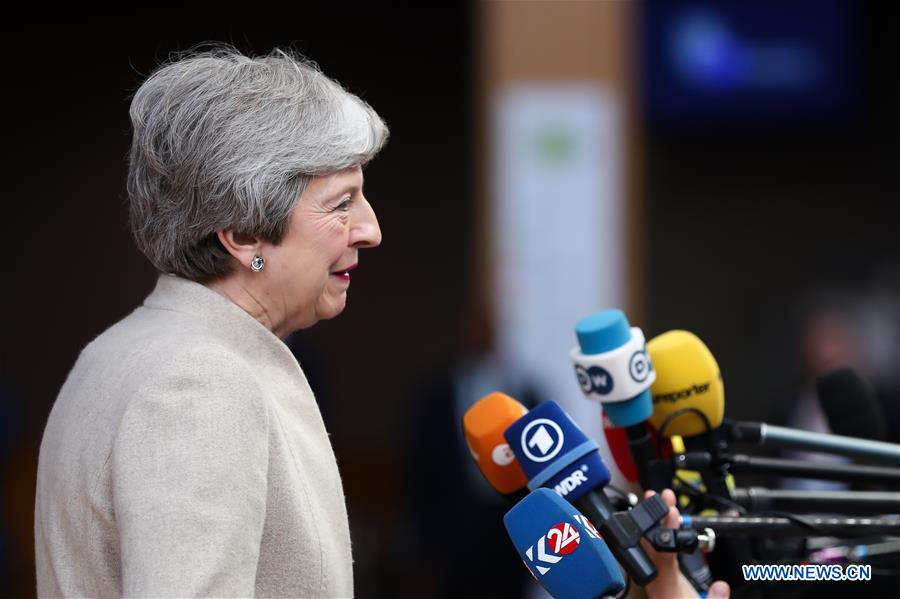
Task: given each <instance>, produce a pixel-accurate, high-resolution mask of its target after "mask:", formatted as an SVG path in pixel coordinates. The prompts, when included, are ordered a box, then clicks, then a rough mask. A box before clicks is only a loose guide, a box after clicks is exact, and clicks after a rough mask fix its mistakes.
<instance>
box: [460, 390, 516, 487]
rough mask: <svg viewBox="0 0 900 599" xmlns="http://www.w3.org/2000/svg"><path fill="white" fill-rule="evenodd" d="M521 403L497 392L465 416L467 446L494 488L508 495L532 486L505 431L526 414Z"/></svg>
mask: <svg viewBox="0 0 900 599" xmlns="http://www.w3.org/2000/svg"><path fill="white" fill-rule="evenodd" d="M527 412H528V409H527V408H526V407H525V406H523V405H522V404H521V403H519V402H518V401H516V400H515V399H513V398H512V397H510V396H509V395H506V394H505V393H500V392H497V391H495V392H494V393H490V394H488V395H485V396H484V397H482V398H481V399H479V400H478V401H477V402H475V404H473V405H472V407H470V408H469V409H468V410H466V413H465V414H464V415H463V431H464V433H465V435H466V444H467V445H468V446H469V451H470V452H471V453H472V458H473V459H474V460H475V463H476V464H477V465H478V469H479V470H481V473H482V474H483V475H484V477H485V478H486V479H487V481H488V482H489V483H491V486H492V487H494V488H495V489H497V491H499V492H500V493H503V494H504V495H510V494H512V493H515V492H517V491H520V490H522V489H523V488H525V486H526V485H527V484H528V479H527V478H525V473H524V472H522V468H521V466H519V463H518V462H517V461H516V456H515V454H513V452H512V450H511V449H510V448H509V445H508V444H507V443H506V439H505V438H504V437H503V431H505V430H506V428H507V427H508V426H509V425H510V424H512V423H513V422H515V421H516V420H518V419H519V418H521V417H522V415H523V414H526V413H527Z"/></svg>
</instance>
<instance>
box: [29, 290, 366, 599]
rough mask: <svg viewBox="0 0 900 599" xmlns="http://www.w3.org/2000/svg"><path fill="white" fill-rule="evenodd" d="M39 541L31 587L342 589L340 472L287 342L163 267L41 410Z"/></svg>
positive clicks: (168, 591)
mask: <svg viewBox="0 0 900 599" xmlns="http://www.w3.org/2000/svg"><path fill="white" fill-rule="evenodd" d="M35 552H36V561H37V586H38V595H40V596H42V597H47V596H61V595H65V596H89V597H109V596H121V595H127V596H153V597H176V596H177V597H184V596H213V595H214V596H251V595H259V596H285V597H287V596H289V597H349V596H351V595H352V594H353V574H352V564H351V555H350V534H349V528H348V524H347V511H346V507H345V503H344V495H343V489H342V486H341V479H340V475H339V474H338V469H337V464H336V462H335V458H334V453H333V451H332V448H331V444H330V442H329V439H328V434H327V433H326V431H325V426H324V424H323V422H322V417H321V414H320V412H319V406H318V405H317V404H316V401H315V398H314V397H313V394H312V391H311V390H310V388H309V384H308V383H307V381H306V377H305V376H304V375H303V372H302V371H301V370H300V367H299V365H298V364H297V362H296V360H295V359H294V357H293V355H292V354H291V353H290V351H289V350H288V349H287V347H286V346H285V345H284V343H282V342H281V340H279V339H278V338H277V337H275V336H274V335H273V334H272V333H270V332H269V331H268V330H267V329H266V328H265V327H263V326H262V325H261V324H259V323H258V322H257V321H256V320H255V319H253V318H252V317H251V316H250V315H248V314H247V313H246V312H244V311H243V310H242V309H240V308H239V307H238V306H236V305H235V304H233V303H232V302H231V301H229V300H228V299H226V298H224V297H222V296H220V295H219V294H217V293H215V292H213V291H211V290H209V289H207V288H206V287H204V286H202V285H199V284H197V283H193V282H190V281H187V280H184V279H179V278H176V277H173V276H170V275H163V276H161V277H160V279H159V282H158V283H157V286H156V289H155V290H154V291H153V293H152V294H151V295H150V296H149V297H148V298H147V299H146V300H145V301H144V304H143V305H142V306H140V307H139V308H138V309H137V310H135V311H134V312H133V313H131V314H130V315H129V316H127V317H126V318H125V319H123V320H122V321H120V322H119V323H117V324H116V325H114V326H113V327H111V328H110V329H109V330H107V331H106V332H105V333H103V334H102V335H100V336H99V337H98V338H97V339H95V340H94V341H93V342H92V343H90V344H89V345H88V346H87V347H86V348H85V349H84V351H83V352H82V353H81V356H80V357H79V358H78V361H77V363H76V364H75V367H74V368H73V369H72V372H71V373H70V374H69V377H68V379H67V380H66V382H65V385H63V388H62V390H61V391H60V394H59V397H58V398H57V400H56V403H55V405H54V406H53V411H52V412H51V413H50V419H49V421H48V422H47V428H46V430H45V431H44V437H43V441H42V443H41V453H40V462H39V466H38V482H37V500H36V505H35Z"/></svg>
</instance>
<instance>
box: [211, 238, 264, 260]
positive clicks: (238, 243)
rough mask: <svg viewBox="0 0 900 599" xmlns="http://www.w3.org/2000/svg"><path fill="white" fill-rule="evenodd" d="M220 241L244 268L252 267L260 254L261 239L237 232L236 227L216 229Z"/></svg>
mask: <svg viewBox="0 0 900 599" xmlns="http://www.w3.org/2000/svg"><path fill="white" fill-rule="evenodd" d="M216 236H217V237H218V238H219V243H221V244H222V247H224V248H225V251H226V252H228V253H229V254H231V256H232V257H233V258H234V259H235V260H237V261H238V263H239V264H240V265H241V266H243V267H244V268H250V264H251V262H252V261H253V259H254V258H255V257H256V256H258V255H260V253H259V252H260V246H261V245H262V244H261V243H260V240H259V239H258V238H257V237H253V236H252V235H245V234H244V233H237V232H236V231H235V230H234V229H221V230H219V231H216Z"/></svg>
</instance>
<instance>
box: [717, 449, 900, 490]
mask: <svg viewBox="0 0 900 599" xmlns="http://www.w3.org/2000/svg"><path fill="white" fill-rule="evenodd" d="M730 461H731V464H730V467H729V470H731V471H732V472H759V473H766V474H779V475H782V476H797V477H801V478H814V479H817V480H836V481H842V482H862V483H872V484H885V485H900V469H896V468H885V467H883V466H868V465H863V464H827V463H821V462H804V461H800V460H782V459H776V458H765V457H754V456H748V455H741V454H736V455H733V456H730Z"/></svg>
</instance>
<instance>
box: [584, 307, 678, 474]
mask: <svg viewBox="0 0 900 599" xmlns="http://www.w3.org/2000/svg"><path fill="white" fill-rule="evenodd" d="M575 335H576V336H577V337H578V346H576V347H574V348H573V349H572V351H571V352H569V357H571V358H572V363H573V364H574V366H575V376H576V378H577V379H578V385H579V386H580V387H581V390H582V392H584V395H585V397H587V398H588V399H590V400H593V401H597V402H600V403H601V404H602V405H603V411H604V412H605V413H606V415H607V416H608V417H609V420H610V422H612V424H613V425H615V426H617V427H622V428H624V429H625V433H626V435H627V437H628V447H629V449H630V450H631V456H632V458H633V459H634V464H635V466H637V470H638V480H639V481H640V483H641V486H642V487H643V488H644V489H653V490H654V491H657V492H660V491H662V490H663V489H664V488H666V487H670V486H672V478H673V477H674V475H675V470H674V469H673V468H671V467H670V466H669V464H668V463H665V462H661V461H660V460H659V459H657V454H656V447H655V446H654V445H653V440H652V438H651V436H650V430H649V428H648V425H647V420H649V418H650V417H651V416H652V415H653V397H652V395H651V393H650V386H651V385H652V384H653V382H654V381H655V380H656V371H655V370H654V369H653V364H652V362H651V361H650V355H649V354H648V353H647V344H646V342H645V341H644V333H643V331H641V329H639V328H638V327H632V326H630V325H629V324H628V319H627V318H626V317H625V313H624V312H622V311H621V310H604V311H602V312H597V313H596V314H591V315H590V316H588V317H586V318H583V319H581V320H580V321H578V323H577V324H576V325H575Z"/></svg>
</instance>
